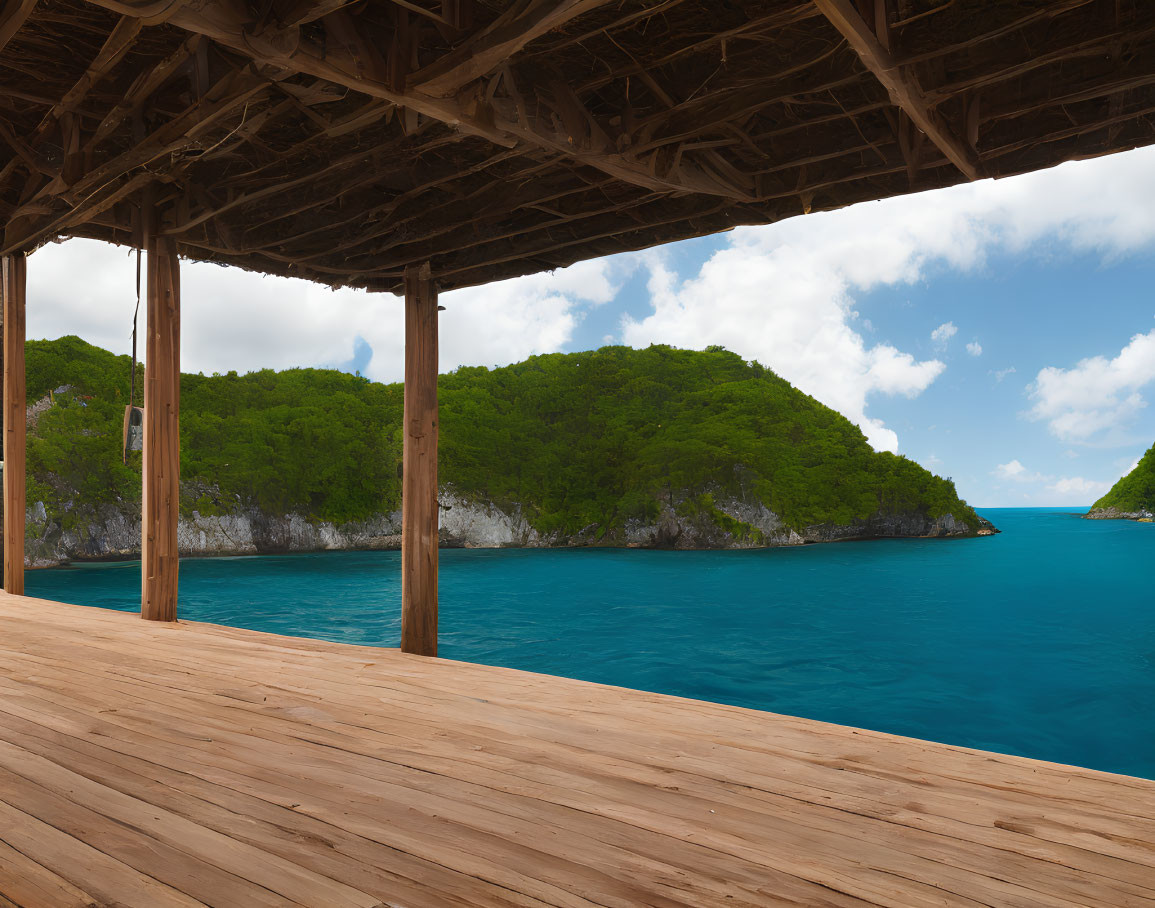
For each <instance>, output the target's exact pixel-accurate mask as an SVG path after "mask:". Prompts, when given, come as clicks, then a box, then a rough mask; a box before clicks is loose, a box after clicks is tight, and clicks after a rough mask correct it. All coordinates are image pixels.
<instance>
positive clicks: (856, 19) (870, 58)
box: [814, 0, 979, 180]
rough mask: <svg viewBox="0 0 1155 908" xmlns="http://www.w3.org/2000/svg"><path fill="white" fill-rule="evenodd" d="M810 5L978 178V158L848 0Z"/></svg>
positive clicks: (951, 156) (926, 129) (824, 0)
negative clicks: (941, 116)
mask: <svg viewBox="0 0 1155 908" xmlns="http://www.w3.org/2000/svg"><path fill="white" fill-rule="evenodd" d="M814 5H815V6H816V7H818V9H819V10H820V11H821V12H822V14H823V15H824V16H826V18H827V19H829V20H830V23H831V25H833V26H834V27H835V28H836V29H838V31H839V32H840V33H841V34H842V36H843V37H844V38H846V40H847V42H848V43H849V44H850V46H851V47H852V48H853V49H854V52H855V53H857V54H858V57H859V59H860V60H861V61H862V64H863V66H865V67H866V68H867V69H868V70H869V71H870V72H871V73H872V74H873V75H874V76H875V78H877V79H878V81H879V82H881V83H882V86H883V87H884V88H885V89H886V91H887V93H888V94H889V95H890V99H891V101H892V102H893V103H894V105H895V106H896V107H898V108H900V109H901V110H903V111H904V112H905V113H906V115H907V116H908V117H910V119H911V121H912V122H913V123H914V125H915V126H917V127H918V128H919V129H921V130H922V131H923V132H924V133H925V134H926V136H927V138H928V139H930V140H931V141H932V142H933V143H934V144H935V145H936V146H938V148H939V150H940V151H941V152H942V153H943V154H944V155H946V157H947V159H948V160H949V161H950V162H951V163H952V164H954V165H955V167H957V168H958V169H959V170H961V171H962V172H963V174H965V175H966V177H967V179H970V180H975V179H978V177H979V162H978V158H977V156H976V155H975V153H974V152H973V151H972V150H971V149H970V148H969V147H967V145H966V144H965V143H964V142H963V141H962V140H960V139H959V138H958V137H957V136H956V135H955V134H954V133H953V132H952V131H951V130H950V129H949V127H947V126H946V124H944V123H943V122H942V120H941V118H940V117H939V115H938V113H937V112H936V111H935V110H934V107H933V105H931V104H930V103H929V102H928V101H927V99H926V96H925V95H924V94H923V91H922V88H921V86H920V85H919V84H918V80H917V79H916V78H915V76H914V74H913V72H912V71H911V70H910V69H909V68H904V67H902V66H900V65H899V64H898V63H897V62H896V61H895V59H894V58H893V57H892V56H891V55H890V53H889V51H887V50H886V48H884V47H883V46H882V44H881V43H880V42H879V40H878V36H877V35H876V34H875V32H874V30H873V29H872V28H871V27H870V26H868V25H867V24H866V22H865V21H863V19H862V16H860V15H859V14H858V10H856V9H855V8H854V5H853V4H852V3H851V2H850V0H814Z"/></svg>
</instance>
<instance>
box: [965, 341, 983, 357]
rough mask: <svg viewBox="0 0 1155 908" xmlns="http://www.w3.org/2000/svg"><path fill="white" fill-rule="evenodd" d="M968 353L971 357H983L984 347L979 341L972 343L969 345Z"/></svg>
mask: <svg viewBox="0 0 1155 908" xmlns="http://www.w3.org/2000/svg"><path fill="white" fill-rule="evenodd" d="M967 353H969V354H970V355H971V356H982V355H983V345H982V344H980V343H979V342H978V341H971V342H970V343H969V344H967Z"/></svg>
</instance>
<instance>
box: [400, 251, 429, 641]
mask: <svg viewBox="0 0 1155 908" xmlns="http://www.w3.org/2000/svg"><path fill="white" fill-rule="evenodd" d="M404 422H405V441H404V450H403V457H404V463H403V467H402V480H401V651H402V652H406V653H416V654H417V655H420V656H436V655H437V538H438V520H437V518H438V514H437V290H436V288H435V287H434V286H433V281H432V278H431V276H430V271H429V265H427V264H426V265H422V266H420V267H419V268H418V267H410V268H407V269H406V270H405V419H404Z"/></svg>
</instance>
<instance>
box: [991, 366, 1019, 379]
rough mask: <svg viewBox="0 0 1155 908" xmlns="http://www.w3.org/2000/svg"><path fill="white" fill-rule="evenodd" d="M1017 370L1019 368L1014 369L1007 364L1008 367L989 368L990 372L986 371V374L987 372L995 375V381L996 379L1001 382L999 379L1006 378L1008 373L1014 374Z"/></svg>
mask: <svg viewBox="0 0 1155 908" xmlns="http://www.w3.org/2000/svg"><path fill="white" fill-rule="evenodd" d="M1018 371H1019V370H1018V369H1016V368H1015V367H1014V366H1009V367H1008V368H1006V369H992V370H991V371H990V372H988V373H987V374H988V375H993V376H994V377H995V381H997V382H1001V381H1002V380H1003V379H1004V378H1006V377H1007V376H1008V375H1012V374H1014V373H1015V372H1018Z"/></svg>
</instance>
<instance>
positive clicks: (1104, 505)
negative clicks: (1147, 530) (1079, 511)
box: [1091, 445, 1155, 514]
mask: <svg viewBox="0 0 1155 908" xmlns="http://www.w3.org/2000/svg"><path fill="white" fill-rule="evenodd" d="M1091 510H1092V512H1094V511H1118V512H1119V513H1121V514H1142V513H1148V514H1149V513H1151V512H1155V445H1152V446H1151V447H1150V448H1148V449H1147V453H1146V454H1144V455H1143V456H1142V458H1140V460H1139V463H1138V465H1137V466H1136V467H1135V469H1133V470H1132V471H1131V472H1130V473H1128V474H1127V475H1126V476H1124V477H1123V478H1122V479H1120V480H1119V481H1118V482H1117V483H1115V484H1114V485H1113V486H1111V491H1109V492H1108V493H1107V494H1106V495H1104V496H1103V497H1102V498H1100V499H1099V500H1098V501H1096V502H1095V503H1094V505H1092V506H1091Z"/></svg>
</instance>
